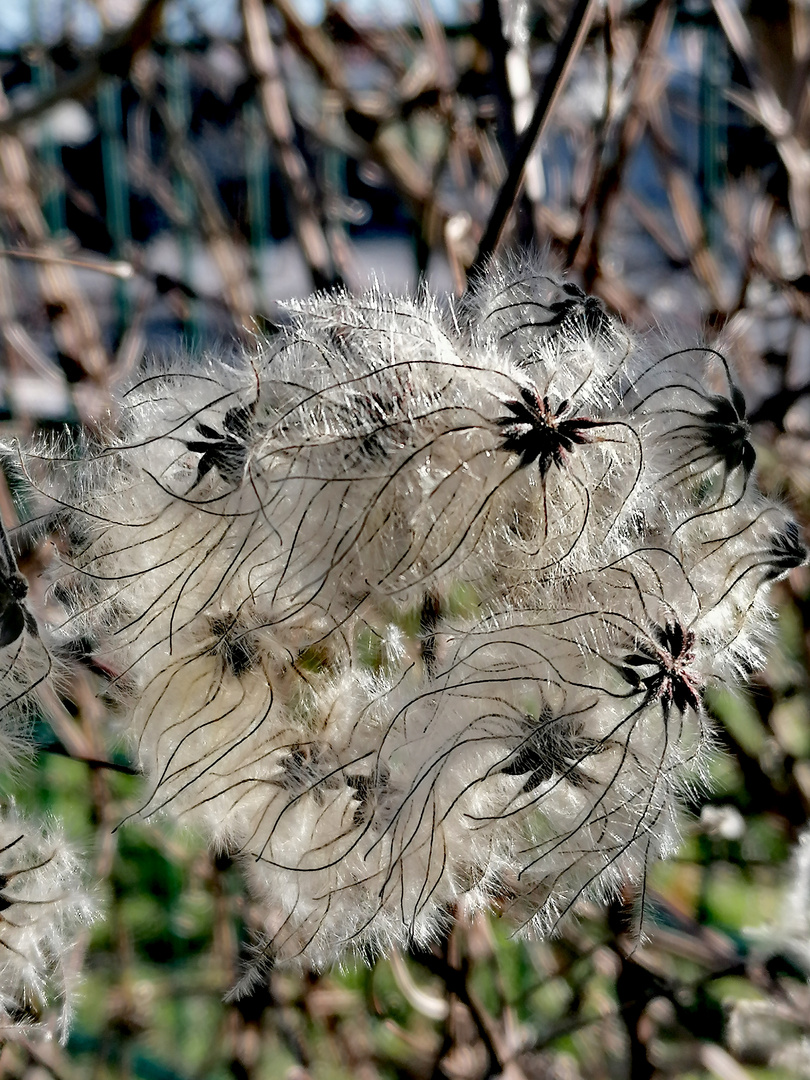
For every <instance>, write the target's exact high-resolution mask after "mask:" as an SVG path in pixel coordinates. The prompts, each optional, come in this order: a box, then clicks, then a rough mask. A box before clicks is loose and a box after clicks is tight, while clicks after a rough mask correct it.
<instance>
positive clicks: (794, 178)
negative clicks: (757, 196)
mask: <svg viewBox="0 0 810 1080" xmlns="http://www.w3.org/2000/svg"><path fill="white" fill-rule="evenodd" d="M713 2H714V9H715V11H716V12H717V18H718V19H719V21H720V25H721V26H722V28H723V32H724V33H725V35H726V38H727V39H728V42H729V44H730V46H731V48H732V49H733V50H734V52H735V53H736V54H737V57H738V58H739V60H740V63H741V64H742V66H743V68H744V69H745V73H746V75H747V77H748V81H749V83H750V84H751V88H752V91H753V101H752V102H751V104H750V105H749V108H748V111H749V112H750V113H751V114H752V115H753V116H754V118H755V119H756V120H757V121H758V122H759V123H760V124H762V126H763V127H764V128H765V130H766V131H767V132H768V134H769V135H770V136H771V138H772V139H773V142H774V145H775V147H776V149H777V151H778V153H779V156H780V158H781V159H782V163H783V165H784V166H785V170H786V171H787V174H788V180H789V184H790V188H789V198H790V208H791V211H792V213H793V220H794V223H795V225H796V228H797V229H798V231H799V236H800V238H801V242H802V248H803V251H804V259H805V263H806V265H807V267H808V268H809V269H810V148H808V147H807V146H804V145H803V144H802V143H801V141H800V139H799V137H798V135H797V127H798V125H797V122H796V121H797V118H796V117H795V116H792V115H791V114H790V113H789V112H788V110H787V109H786V108H785V107H784V106H783V105H782V102H781V101H780V100H779V96H778V94H777V92H776V90H775V89H774V87H773V86H772V85H771V83H770V82H768V80H767V79H766V78H765V77H764V75H763V74H762V70H761V68H760V65H759V63H758V62H757V57H756V52H755V49H754V42H753V39H752V37H751V33H750V31H749V29H748V27H747V26H746V24H745V20H744V19H743V17H742V15H741V14H740V10H739V8H738V7H736V5H735V4H733V3H731V2H730V0H713ZM799 107H801V105H800V106H799Z"/></svg>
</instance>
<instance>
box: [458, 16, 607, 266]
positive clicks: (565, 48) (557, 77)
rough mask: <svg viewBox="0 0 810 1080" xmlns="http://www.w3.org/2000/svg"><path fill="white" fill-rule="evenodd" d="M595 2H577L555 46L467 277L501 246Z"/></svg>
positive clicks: (586, 30)
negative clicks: (522, 186)
mask: <svg viewBox="0 0 810 1080" xmlns="http://www.w3.org/2000/svg"><path fill="white" fill-rule="evenodd" d="M593 7H594V0H576V3H575V4H574V8H573V10H572V11H571V14H570V16H569V18H568V24H567V25H566V27H565V30H564V32H563V35H562V37H561V38H560V40H559V41H558V43H557V48H556V50H555V52H554V59H553V60H552V63H551V67H550V68H549V70H548V73H547V74H546V77H545V80H544V82H543V89H542V91H541V92H540V97H539V98H538V101H537V105H536V107H535V110H534V115H533V116H532V119H531V123H530V124H529V126H528V127H527V128H526V130H525V131H524V132H523V133H522V134H521V136H520V139H519V141H518V144H517V149H516V151H515V155H514V157H513V158H512V161H511V162H510V165H509V172H508V174H507V177H506V180H505V181H504V183H503V186H502V187H501V190H500V192H499V193H498V197H497V199H496V200H495V205H494V207H493V208H492V213H491V214H490V216H489V221H488V222H487V227H486V229H485V230H484V235H483V237H482V238H481V242H480V244H479V245H478V254H477V255H476V257H475V261H474V262H473V264H472V266H471V267H470V274H471V275H473V276H474V275H475V274H477V273H480V272H481V271H482V270H483V268H484V265H485V264H486V262H487V260H488V259H489V258H490V256H491V255H493V254H494V253H495V252H496V251H497V249H498V245H499V244H500V240H501V236H502V234H503V230H504V228H505V226H506V222H507V220H508V218H509V214H510V213H511V210H512V207H513V206H514V204H515V199H516V198H517V196H518V193H519V192H520V188H521V185H522V183H523V173H524V171H525V168H526V163H527V161H528V160H529V156H530V155H531V152H532V150H533V149H534V146H535V143H536V142H537V140H538V139H539V138H540V136H541V135H542V134H543V131H544V130H545V127H546V124H547V123H548V120H549V117H550V116H551V112H552V110H553V108H554V104H555V102H556V101H557V99H558V97H559V95H560V93H561V92H562V89H563V87H564V86H565V83H566V81H567V79H568V75H569V73H570V71H571V67H572V65H573V63H574V60H575V59H576V57H577V55H578V54H579V51H580V49H581V48H582V43H583V42H584V40H585V35H586V34H587V32H588V27H589V26H590V21H591V15H592V13H593Z"/></svg>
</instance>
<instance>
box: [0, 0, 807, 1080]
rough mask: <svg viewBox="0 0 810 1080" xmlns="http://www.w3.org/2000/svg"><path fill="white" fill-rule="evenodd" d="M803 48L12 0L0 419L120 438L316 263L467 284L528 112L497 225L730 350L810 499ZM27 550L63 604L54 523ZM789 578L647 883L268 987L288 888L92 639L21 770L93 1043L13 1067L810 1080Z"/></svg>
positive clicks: (657, 8) (438, 17)
mask: <svg viewBox="0 0 810 1080" xmlns="http://www.w3.org/2000/svg"><path fill="white" fill-rule="evenodd" d="M809 72H810V8H808V6H807V4H806V3H805V2H804V0H771V2H770V3H767V4H766V3H764V2H763V0H747V2H744V3H743V4H742V5H741V6H739V5H738V4H737V3H736V2H735V0H677V2H676V0H643V2H641V3H632V2H628V0H605V2H604V3H601V4H597V3H595V2H590V3H588V2H579V3H576V4H574V5H570V4H569V0H532V3H527V2H525V0H479V2H472V0H470V2H466V0H444V2H442V3H438V0H436V2H435V3H434V2H431V0H402V2H401V3H400V2H398V0H391V2H389V3H387V4H385V5H380V4H378V3H376V2H374V0H368V2H366V3H361V2H360V0H351V2H350V0H346V2H345V3H327V4H326V5H325V6H324V5H323V4H319V3H318V2H317V0H307V2H306V3H305V2H304V0H295V2H294V0H275V2H274V3H272V4H267V5H265V4H264V2H263V0H165V2H164V0H146V2H145V3H144V0H5V2H4V3H3V4H2V5H0V75H2V89H1V90H0V245H1V246H2V250H0V409H2V414H1V415H0V418H1V419H2V425H3V428H4V434H5V435H6V436H9V437H13V436H14V435H20V436H25V435H27V434H29V433H30V432H31V431H32V430H33V429H35V428H36V427H43V426H60V425H63V424H65V423H67V424H72V425H87V426H89V427H90V428H93V427H94V426H95V425H97V424H99V423H101V422H103V418H104V416H105V414H106V410H107V408H108V405H109V397H108V395H109V390H110V387H111V386H112V385H114V384H115V383H116V382H117V381H119V380H121V379H124V378H126V377H127V376H128V375H129V374H130V373H131V372H132V371H133V369H135V368H136V367H137V365H138V364H139V362H140V360H141V358H142V357H143V356H144V355H145V354H150V355H155V354H160V353H161V352H165V351H167V350H171V349H173V348H176V347H177V346H178V345H179V344H180V343H185V344H186V345H190V346H191V347H192V348H194V349H197V350H211V349H214V350H216V349H219V350H226V351H227V350H229V349H231V348H232V347H233V342H234V341H242V342H247V343H248V344H249V343H250V341H251V339H253V338H254V336H255V335H256V334H262V333H265V332H267V331H269V330H272V327H273V326H274V325H276V324H278V323H280V322H283V320H284V319H285V311H284V307H283V301H284V300H287V299H290V298H292V297H294V296H296V295H305V294H306V293H308V292H309V291H311V290H312V289H313V288H325V287H331V286H334V285H339V284H342V285H344V286H345V287H346V288H348V289H350V290H359V289H362V288H363V287H365V286H366V285H367V284H368V283H369V282H372V281H375V280H379V281H381V282H382V283H383V284H384V285H385V286H386V287H387V288H389V289H391V290H392V291H399V290H407V289H413V288H415V287H416V286H417V284H418V282H420V281H422V280H426V281H428V282H429V283H430V285H431V286H432V288H433V289H435V290H436V291H438V292H439V293H444V294H454V293H455V294H460V293H462V292H463V291H464V289H465V286H466V281H467V274H468V271H469V270H470V268H471V267H475V266H476V265H477V264H476V257H477V256H478V257H479V258H480V257H481V256H482V255H483V254H485V253H486V251H488V250H491V248H492V246H493V242H494V241H493V240H492V236H491V234H492V231H493V230H492V228H491V227H490V228H489V229H488V228H487V226H488V224H489V225H490V226H492V225H493V206H495V205H496V199H497V196H498V193H499V191H502V190H506V185H507V184H508V182H509V180H510V178H511V179H513V180H514V179H516V178H517V177H518V176H519V175H520V174H521V167H520V164H521V157H520V153H521V146H522V141H521V133H522V132H523V130H524V128H525V127H526V125H527V124H528V123H529V121H530V118H531V117H532V115H533V114H534V115H535V118H536V119H542V120H543V122H544V123H543V132H542V138H541V139H540V141H539V142H538V143H537V144H536V145H535V146H534V148H533V150H532V152H531V153H529V154H528V155H524V156H527V163H526V168H525V183H524V185H523V187H522V189H521V190H520V192H519V193H518V194H517V195H516V197H515V198H514V199H509V200H507V201H508V204H509V206H510V207H511V213H510V214H509V216H508V219H506V220H505V223H504V229H503V235H502V237H501V240H500V243H501V246H502V248H503V249H504V250H506V249H508V248H510V247H515V246H517V245H528V244H533V245H536V246H537V247H539V248H544V249H548V250H549V251H550V253H551V256H552V257H553V258H554V259H555V260H556V262H557V264H558V265H559V266H560V268H561V269H564V270H566V271H567V272H568V273H569V274H570V276H571V278H572V279H573V280H575V281H578V282H580V283H581V284H582V285H583V286H584V287H585V288H586V289H587V290H588V291H589V292H593V293H594V294H595V295H597V296H599V297H600V298H601V299H602V300H603V301H604V302H605V303H606V305H607V306H608V307H609V308H610V309H612V310H614V311H616V312H618V313H619V314H620V315H621V316H622V317H623V318H624V319H625V320H626V321H627V322H628V323H630V324H632V325H634V326H635V327H637V328H638V329H640V330H642V331H643V330H645V329H647V328H650V327H655V326H657V325H663V326H665V327H666V328H668V329H669V330H670V331H671V332H672V333H674V334H675V335H676V336H678V337H680V338H682V340H683V342H684V344H688V343H690V342H693V341H694V340H695V339H696V338H697V337H700V336H702V335H705V336H707V337H708V339H709V340H712V341H716V340H719V341H720V342H721V343H723V345H724V346H727V347H728V348H729V350H730V352H732V353H733V355H734V357H735V361H736V368H737V372H738V379H739V381H740V383H741V385H742V387H743V388H744V390H745V394H746V398H747V401H748V405H749V414H750V418H751V421H752V423H753V425H754V438H755V441H756V445H757V449H758V455H759V476H760V482H761V483H762V484H763V486H764V487H765V488H766V489H767V490H768V491H769V492H770V493H776V494H778V495H781V496H783V497H784V498H786V499H787V501H788V502H789V503H790V504H791V505H792V506H793V508H794V510H795V512H796V513H797V515H798V517H799V519H800V520H802V521H804V522H808V521H810V440H809V439H808V436H809V435H810V327H809V326H808V323H807V315H808V309H809V306H810V89H809V86H810V81H809V80H808V73H809ZM552 82H553V88H554V89H555V90H556V91H557V93H555V94H554V95H550V94H549V93H548V92H547V91H549V89H550V88H551V86H552ZM538 100H539V101H540V102H541V104H540V106H539V111H538V106H537V104H536V103H537V101H538ZM524 142H525V140H524ZM524 148H525V147H524ZM512 204H513V205H512ZM495 224H498V222H495ZM495 232H497V229H496V230H495ZM479 248H483V250H479ZM24 511H25V508H23V507H20V506H18V505H15V500H14V493H13V491H11V490H10V488H9V484H8V482H7V481H5V480H3V479H0V513H2V517H3V519H4V520H5V521H6V522H7V523H8V525H9V526H10V527H12V528H13V527H14V526H15V524H16V523H17V522H18V520H19V518H20V516H21V515H22V516H24ZM54 539H55V542H57V543H58V537H57V538H54ZM18 546H19V547H20V549H21V551H22V560H21V562H22V569H23V570H24V571H25V572H26V573H27V574H28V575H29V577H30V580H31V590H32V593H31V596H32V601H31V602H32V603H33V604H35V605H36V604H47V597H46V596H45V595H43V591H42V585H41V584H40V583H39V579H38V577H37V573H38V571H39V570H40V569H41V568H42V566H43V565H44V563H45V562H46V561H47V551H45V550H44V549H43V546H42V545H40V546H34V545H32V544H30V543H28V544H26V541H25V538H24V537H22V539H21V540H20V542H19V545H18ZM774 604H775V607H776V609H777V613H778V619H777V621H776V622H775V623H774V635H773V649H772V654H771V659H770V661H769V664H768V666H767V668H766V670H765V671H764V672H763V673H759V674H756V675H754V682H753V686H752V687H751V688H750V690H746V691H742V690H737V689H728V690H722V691H716V692H713V693H712V694H711V696H710V700H709V706H710V709H711V711H712V713H713V714H714V716H715V718H716V724H717V744H718V753H717V757H716V760H715V764H714V786H713V789H712V790H711V792H710V793H709V794H708V795H707V794H706V793H703V792H695V794H694V800H693V804H692V805H691V806H690V807H688V810H689V812H690V819H689V823H688V826H687V828H686V834H685V838H684V842H683V846H682V848H681V851H680V853H679V854H678V856H677V857H676V858H674V859H672V860H670V861H669V862H667V863H664V864H661V865H658V866H655V867H653V868H652V869H651V873H650V875H649V880H648V882H647V888H646V893H645V897H644V904H643V911H642V905H641V902H640V900H639V898H638V897H636V896H633V895H631V894H630V893H628V895H627V896H626V897H625V898H624V903H622V904H618V903H617V904H615V905H614V906H613V907H612V908H611V909H610V910H608V911H605V910H600V909H597V908H595V907H591V906H588V905H584V904H582V905H580V909H579V911H578V918H577V920H576V921H575V922H570V923H569V924H568V925H567V927H566V928H565V929H564V930H563V932H562V933H561V935H560V936H559V937H558V938H557V939H556V940H554V941H550V942H548V941H547V942H537V941H532V942H525V941H522V940H519V939H517V938H515V937H514V936H513V933H512V930H511V929H510V928H509V927H508V926H506V925H503V924H501V923H500V922H499V921H498V919H497V917H496V916H493V917H492V918H491V919H488V920H477V921H475V922H474V923H472V924H470V923H469V922H468V921H467V920H465V918H464V913H463V912H459V913H458V915H459V921H458V924H457V927H456V929H455V930H454V931H453V933H452V934H451V935H450V937H449V938H448V940H446V941H445V942H443V943H442V944H441V946H437V947H436V948H435V949H434V950H433V951H432V952H431V953H429V954H419V955H411V956H400V955H394V956H392V957H390V958H389V959H387V960H384V961H380V962H378V963H377V964H375V965H374V966H373V967H367V966H364V965H363V964H359V963H358V964H347V966H346V967H345V968H344V969H342V970H336V971H332V972H328V973H324V974H316V973H312V972H309V971H290V970H280V971H276V972H272V973H271V974H270V976H269V979H268V981H267V983H266V984H265V985H261V986H257V987H256V988H255V989H254V990H253V991H252V992H251V993H250V994H249V995H247V996H246V997H242V998H240V999H239V1000H231V999H230V998H228V997H227V996H226V995H227V993H228V990H229V988H230V987H232V986H233V984H234V982H235V981H236V979H237V978H238V976H239V973H240V971H241V968H242V965H243V963H244V961H245V958H246V956H247V955H248V952H249V948H250V940H251V932H252V931H254V930H256V929H260V927H261V916H260V913H259V912H258V911H257V910H255V909H254V907H253V905H252V904H251V901H250V898H249V897H247V896H246V895H245V893H244V890H243V888H242V885H241V882H240V879H239V877H238V874H237V871H236V870H235V868H233V867H231V866H230V865H229V864H228V862H227V860H225V859H217V858H215V857H213V856H211V855H210V854H209V853H208V852H206V850H205V848H204V845H203V844H202V843H201V842H200V841H199V839H198V838H196V837H194V836H193V835H191V834H188V833H179V832H178V831H177V830H173V829H172V827H171V825H170V823H168V822H147V823H143V822H137V821H133V820H128V815H129V814H131V813H132V812H133V810H135V809H137V806H138V803H139V794H138V793H139V790H140V788H139V781H138V778H137V776H134V775H132V768H131V766H132V763H131V762H130V761H129V760H128V758H127V754H126V750H125V748H123V747H122V746H121V745H120V744H118V743H117V742H116V739H115V725H114V718H113V719H111V718H110V717H109V716H108V715H107V713H106V712H105V707H104V702H103V701H100V700H98V699H97V697H96V696H95V692H94V684H93V679H92V672H90V671H87V670H81V669H79V668H78V667H77V670H76V671H75V672H74V673H73V674H72V676H71V680H70V683H69V684H68V685H65V687H64V689H63V694H62V696H61V697H59V698H57V697H55V696H54V698H53V699H52V700H50V701H48V702H46V703H45V704H46V706H47V715H45V714H43V716H42V718H41V719H40V721H39V722H38V725H37V731H36V736H37V738H36V744H37V747H38V749H37V752H36V754H35V756H34V760H33V761H32V765H31V768H30V770H29V771H28V772H26V773H25V774H24V775H23V776H15V777H11V778H7V779H6V781H5V785H4V786H5V790H6V794H14V795H15V797H16V798H17V800H18V801H19V802H20V803H21V804H22V805H23V806H24V807H25V806H28V807H31V808H36V809H38V810H40V811H41V810H45V811H46V812H47V813H51V814H53V815H56V816H59V817H62V818H64V819H65V820H66V823H67V826H68V830H69V833H70V835H72V836H73V837H74V838H76V839H78V840H79V842H80V843H82V844H83V845H84V849H85V851H86V853H87V860H88V863H89V864H90V865H91V867H92V874H93V877H94V878H95V879H97V880H98V882H99V885H98V886H97V889H98V896H99V900H100V902H101V904H102V906H103V910H104V913H105V914H104V918H103V919H102V920H101V921H99V922H98V923H97V924H96V925H95V926H94V927H93V929H92V931H91V932H89V933H88V934H87V936H86V940H84V941H83V942H82V943H81V948H80V950H79V952H80V953H81V954H83V957H84V962H85V975H84V982H83V990H82V992H81V995H80V999H79V1003H78V1006H77V1012H76V1016H75V1019H74V1022H73V1025H72V1028H71V1033H70V1038H69V1041H68V1042H67V1044H66V1045H65V1046H60V1045H59V1044H58V1043H56V1042H55V1041H41V1040H35V1039H31V1038H19V1039H16V1040H14V1041H11V1042H9V1043H7V1044H6V1045H5V1046H4V1047H3V1048H2V1050H0V1077H2V1078H4V1080H5V1078H8V1080H12V1078H23V1077H24V1078H26V1080H43V1078H47V1077H55V1078H57V1080H71V1078H78V1077H92V1078H98V1080H107V1078H110V1080H112V1078H119V1077H121V1078H130V1077H132V1078H143V1080H192V1078H212V1080H214V1078H226V1077H236V1078H240V1080H241V1078H244V1080H253V1078H255V1080H259V1078H268V1080H275V1078H282V1077H283V1078H287V1080H306V1078H307V1077H312V1078H317V1080H348V1078H359V1080H376V1078H385V1080H389V1078H390V1080H393V1078H403V1080H404V1078H425V1080H429V1078H439V1077H446V1078H449V1080H456V1078H458V1080H467V1078H469V1080H478V1078H483V1077H488V1076H504V1077H506V1078H508V1080H524V1078H525V1080H535V1078H537V1080H539V1078H541V1077H542V1078H554V1080H557V1078H559V1080H578V1078H581V1077H582V1078H587V1080H602V1078H606V1080H607V1078H610V1080H613V1078H616V1080H619V1078H625V1077H629V1078H632V1080H642V1078H648V1077H678V1078H682V1080H687V1078H690V1080H691V1078H703V1077H709V1076H711V1077H718V1078H720V1080H744V1078H746V1077H749V1078H750V1077H757V1078H761V1080H765V1078H769V1080H770V1078H772V1080H779V1078H785V1080H787V1078H790V1077H794V1076H810V988H808V981H807V980H808V975H810V845H808V843H807V842H805V843H804V844H802V843H801V837H802V836H803V835H804V836H807V833H806V831H805V830H806V829H807V819H808V807H810V685H809V684H808V661H810V652H809V651H808V642H809V641H810V639H809V638H808V623H809V622H810V573H809V572H808V570H807V568H802V569H800V570H798V571H795V572H793V574H792V575H791V577H790V579H789V580H786V581H782V582H779V583H778V584H777V585H776V586H775V589H774ZM99 763H105V764H104V765H101V764H99ZM110 764H111V765H112V766H113V767H112V768H110V767H109V765H110ZM76 962H77V964H78V962H79V958H78V957H77V961H76Z"/></svg>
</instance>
